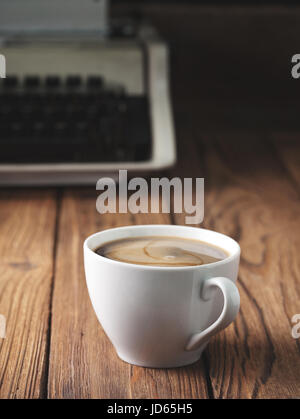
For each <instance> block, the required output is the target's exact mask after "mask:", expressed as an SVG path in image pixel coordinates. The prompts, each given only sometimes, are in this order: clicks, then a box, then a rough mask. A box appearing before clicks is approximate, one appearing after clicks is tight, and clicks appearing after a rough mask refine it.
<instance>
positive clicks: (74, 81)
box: [66, 76, 81, 88]
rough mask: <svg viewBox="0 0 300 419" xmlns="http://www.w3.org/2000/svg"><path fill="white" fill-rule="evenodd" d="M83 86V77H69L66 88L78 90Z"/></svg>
mask: <svg viewBox="0 0 300 419" xmlns="http://www.w3.org/2000/svg"><path fill="white" fill-rule="evenodd" d="M80 85H81V77H79V76H68V77H67V78H66V86H67V87H69V88H77V87H80Z"/></svg>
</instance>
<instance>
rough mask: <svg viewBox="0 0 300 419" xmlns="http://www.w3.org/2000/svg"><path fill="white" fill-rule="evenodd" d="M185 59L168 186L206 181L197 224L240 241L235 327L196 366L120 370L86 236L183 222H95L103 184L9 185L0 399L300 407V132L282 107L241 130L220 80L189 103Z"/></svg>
mask: <svg viewBox="0 0 300 419" xmlns="http://www.w3.org/2000/svg"><path fill="white" fill-rule="evenodd" d="M193 13H194V12H193ZM180 16H181V15H180ZM231 18H232V16H231ZM172 22H173V21H172ZM195 24H198V21H197V22H195ZM230 25H231V24H230ZM230 25H229V26H230ZM230 27H231V26H230ZM175 32H176V31H175ZM174 42H175V41H174ZM202 46H203V44H202ZM186 50H188V48H187V47H186V45H185V44H183V45H180V44H179V43H177V44H176V48H174V50H173V55H172V62H173V64H174V67H173V68H174V70H173V77H172V81H173V94H174V106H175V119H176V130H177V137H178V143H179V161H178V165H177V167H176V168H174V169H173V170H171V171H169V172H168V173H167V176H169V177H173V176H181V177H204V178H205V217H204V223H203V224H202V226H203V227H206V228H210V229H213V230H217V231H220V232H223V233H225V234H228V235H230V236H232V237H233V238H235V239H236V240H238V241H239V243H240V245H241V248H242V257H241V266H240V272H239V279H238V287H239V290H240V294H241V310H240V313H239V315H238V317H237V319H236V321H235V323H234V324H232V325H231V326H229V327H228V329H226V331H223V332H221V333H220V334H218V335H217V336H216V337H214V338H213V339H212V340H211V342H210V344H209V346H208V348H207V349H206V351H205V353H204V355H203V357H202V359H201V361H200V362H198V363H197V364H195V365H192V366H189V367H185V368H179V369H169V370H159V369H144V368H140V367H135V366H130V365H128V364H126V363H124V362H122V361H120V360H119V359H118V358H117V356H116V354H115V352H114V350H113V348H112V345H111V344H110V342H109V341H108V339H107V337H106V335H105V334H104V332H103V330H102V328H101V326H100V325H99V323H98V321H97V319H96V316H95V314H94V312H93V309H92V306H91V303H90V301H89V298H88V293H87V288H86V285H85V279H84V272H83V264H82V243H83V240H84V238H85V237H86V236H88V235H89V234H91V233H94V232H96V231H99V230H102V229H105V228H108V227H114V226H119V225H127V224H144V223H170V224H184V214H182V215H178V214H172V213H171V214H170V215H168V214H156V215H151V214H149V215H142V214H139V215H130V214H128V215H127V214H122V215H99V214H98V213H97V212H96V209H95V202H96V198H97V193H96V190H95V188H64V189H55V188H53V189H51V188H48V189H10V190H5V189H2V190H1V191H0V314H2V315H4V316H6V319H7V336H6V338H5V339H0V397H1V398H46V397H48V398H97V397H100V398H267V397H270V398H278V397H283V398H288V397H292V398H299V397H300V357H299V351H300V339H294V338H293V337H292V334H291V328H292V316H293V315H294V314H296V313H300V253H299V249H300V234H299V233H300V142H299V133H298V131H295V130H294V131H293V130H292V131H291V130H287V129H286V125H285V124H284V122H285V121H284V120H283V121H279V122H281V124H279V123H278V119H277V117H274V115H279V116H280V115H281V114H280V109H279V110H278V114H276V112H275V111H274V109H273V108H274V107H273V108H272V109H273V111H274V112H275V113H274V112H273V113H270V112H269V113H267V111H268V110H269V108H268V107H267V106H265V109H266V113H265V115H266V118H267V121H269V122H271V121H272V117H273V118H274V125H273V127H274V126H275V128H276V129H271V127H270V126H271V125H272V124H271V123H270V125H269V126H262V125H260V126H257V125H255V123H252V125H251V126H250V127H246V128H245V124H242V123H241V119H239V118H237V115H241V114H240V109H238V107H237V106H236V105H235V108H234V107H231V108H230V106H229V105H230V103H231V104H232V103H233V102H229V101H228V102H227V104H228V106H229V108H228V106H225V100H223V102H222V99H224V98H225V96H224V95H223V94H222V92H229V90H230V89H232V86H233V84H234V83H232V82H230V83H229V86H230V88H228V84H226V80H225V79H224V80H223V81H222V83H221V84H220V85H218V89H217V88H216V91H213V92H212V91H210V92H208V91H207V92H206V94H205V95H204V96H203V95H201V94H199V95H198V94H197V95H196V94H195V95H194V96H193V95H192V94H191V96H190V97H191V99H189V97H188V96H184V95H185V93H184V92H182V90H183V89H182V77H183V76H182V74H183V72H184V70H183V66H184V65H186V63H190V64H191V63H192V64H195V59H194V58H193V57H194V56H193V55H191V54H190V55H189V57H187V56H186V61H185V62H184V64H182V61H181V58H182V57H183V55H180V54H183V52H184V51H186ZM191 50H192V49H191ZM193 51H194V50H193ZM245 54H246V52H245ZM180 57H181V58H180ZM188 60H190V61H188ZM201 68H202V67H201V66H200V65H198V67H195V66H194V65H193V69H194V70H191V72H190V76H191V77H189V79H190V78H192V79H193V83H194V84H193V85H192V84H191V85H189V89H190V91H192V89H193V88H194V89H195V91H196V92H198V93H200V91H201V77H200V76H199V71H200V75H201ZM207 68H208V64H207V65H206V70H207ZM197 69H198V70H199V71H197ZM206 70H205V69H204V70H203V71H204V72H205V71H206ZM193 71H194V72H193ZM205 74H206V73H205ZM193 75H194V78H193V77H192V76H193ZM215 76H216V75H215V74H214V77H215ZM197 77H198V78H199V80H200V82H199V83H198V85H196V86H195V83H196V81H195V80H196V79H197ZM180 81H181V83H180ZM223 82H224V83H223ZM186 83H188V82H187V81H186ZM237 83H238V82H237ZM208 84H209V82H208ZM205 86H206V83H203V85H202V87H203V89H204V90H202V91H204V92H205ZM211 86H213V81H211ZM226 86H227V87H226ZM235 86H236V89H235V90H234V89H233V92H231V93H232V95H234V94H236V95H237V96H238V95H239V93H240V90H239V87H240V86H241V85H240V84H235ZM197 89H198V90H197ZM222 89H223V90H222ZM226 89H227V90H226ZM250 90H251V89H250V88H249V91H250ZM217 92H219V93H218V94H219V97H217ZM220 92H221V93H220ZM209 93H212V94H213V95H214V96H213V97H211V96H210V95H209ZM244 93H245V92H244ZM220 95H221V96H222V97H220ZM195 96H196V98H195ZM237 96H236V97H237ZM242 96H243V100H244V102H245V100H246V99H245V96H244V95H241V98H240V100H242ZM214 98H215V99H217V102H215V107H213V104H214ZM249 98H250V99H249ZM218 99H219V100H218ZM251 100H252V99H251V97H250V95H249V97H248V101H247V100H246V102H247V103H246V102H245V103H246V104H245V103H243V104H244V105H245V106H246V105H248V106H246V107H245V109H246V111H245V112H244V114H243V115H244V116H245V118H249V120H251V117H252V116H253V112H254V110H256V112H257V107H256V108H255V107H254V104H255V100H253V101H252V102H251ZM216 103H217V105H216ZM220 103H221V104H222V103H223V105H224V106H223V108H222V109H223V110H224V112H225V113H222V112H221V110H220V109H221V108H220V107H218V105H220ZM237 103H241V102H238V101H237V102H235V104H237ZM207 104H208V108H207V107H206V105H207ZM260 105H261V103H260ZM251 106H252V108H251ZM199 109H200V110H203V112H205V111H206V114H205V115H206V118H205V119H204V118H203V113H201V112H200V113H199ZM214 109H215V110H216V113H215V114H214V113H213V110H214ZM228 109H231V111H232V112H233V109H235V110H236V113H233V116H234V117H235V120H233V119H230V120H231V125H230V124H228V123H224V120H225V119H226V111H228ZM251 109H252V111H253V112H252V114H251ZM295 112H296V111H295ZM287 114H288V112H286V114H285V115H287ZM298 114H299V112H298ZM213 115H215V120H214V119H213ZM224 115H225V116H224ZM227 116H228V115H227ZM222 118H223V119H222ZM224 118H225V119H224ZM268 118H269V119H268ZM228 120H229V118H228ZM228 120H227V122H228ZM202 122H203V123H202ZM225 122H226V121H225ZM235 122H236V123H235ZM239 122H240V125H239ZM254 122H255V121H254ZM214 123H215V124H214ZM214 125H215V127H216V128H214ZM246 125H247V124H246ZM279 125H280V129H279V128H278V126H279ZM287 125H289V124H287ZM295 125H296V123H295ZM233 128H235V129H233ZM161 175H165V173H164V174H162V173H159V174H157V175H154V176H161Z"/></svg>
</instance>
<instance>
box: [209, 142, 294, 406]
mask: <svg viewBox="0 0 300 419" xmlns="http://www.w3.org/2000/svg"><path fill="white" fill-rule="evenodd" d="M201 153H202V155H203V158H204V161H205V178H206V183H205V190H206V194H205V221H204V226H205V227H206V228H211V229H214V230H217V231H220V232H223V233H225V234H228V235H230V236H232V237H234V238H235V239H237V240H238V241H239V242H240V244H241V248H242V257H241V266H240V275H239V281H238V286H239V289H240V293H241V310H240V313H239V315H238V318H237V320H236V322H235V323H234V324H233V325H231V326H230V327H229V328H228V329H227V330H226V331H224V332H222V333H220V334H219V335H218V336H216V337H215V338H213V339H212V341H211V343H210V344H209V346H208V350H207V359H208V362H209V374H210V379H211V386H212V390H213V395H214V397H216V398H266V397H270V398H278V397H284V398H288V397H300V385H299V384H300V383H299V376H300V364H299V342H298V340H295V339H293V338H292V336H291V316H292V314H295V313H297V311H299V304H298V301H299V295H300V281H299V274H300V260H299V251H298V250H299V245H300V238H299V231H300V206H299V194H298V192H297V191H296V189H295V187H294V184H293V182H291V180H290V178H289V177H288V176H287V173H286V171H285V170H284V168H283V166H282V163H281V162H280V160H279V159H278V156H277V155H276V154H274V152H273V151H272V147H270V144H269V142H267V141H266V140H265V139H264V138H258V136H257V135H256V136H253V137H252V136H251V135H248V136H245V135H243V136H242V137H239V136H229V135H227V136H226V135H223V136H222V137H214V136H212V135H207V136H206V138H204V139H203V141H202V142H201Z"/></svg>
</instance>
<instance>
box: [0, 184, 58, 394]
mask: <svg viewBox="0 0 300 419" xmlns="http://www.w3.org/2000/svg"><path fill="white" fill-rule="evenodd" d="M55 198H56V193H55V191H47V190H45V191H40V190H37V191H28V190H24V191H20V190H16V191H9V190H1V191H0V313H1V314H2V315H4V316H5V317H6V322H7V324H6V338H5V339H0V398H39V397H44V396H45V390H46V372H47V364H48V351H47V342H48V335H47V333H48V325H49V307H50V296H51V283H52V279H53V249H54V239H55V219H56V203H55V200H56V199H55Z"/></svg>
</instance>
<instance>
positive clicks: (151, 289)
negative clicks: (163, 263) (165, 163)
mask: <svg viewBox="0 0 300 419" xmlns="http://www.w3.org/2000/svg"><path fill="white" fill-rule="evenodd" d="M138 236H176V237H183V238H188V239H198V240H202V241H204V242H207V243H208V244H212V245H216V246H218V247H221V248H222V249H224V250H225V251H226V252H227V253H228V254H229V256H228V257H227V258H225V259H223V260H221V261H218V262H214V263H210V264H207V265H200V266H186V267H159V266H149V265H134V264H130V263H123V262H119V261H115V260H112V259H108V258H105V257H103V256H100V255H98V254H96V253H95V251H94V250H95V249H97V248H98V247H99V246H100V245H102V244H104V243H106V242H109V241H113V240H117V239H121V238H128V237H138ZM239 258H240V247H239V245H238V243H237V242H236V241H234V240H233V239H231V238H230V237H228V236H225V235H223V234H220V233H216V232H214V231H210V230H205V229H201V228H195V227H185V226H173V225H138V226H127V227H119V228H113V229H109V230H104V231H101V232H99V233H96V234H93V235H92V236H90V237H88V238H87V239H86V241H85V242H84V264H85V274H86V281H87V286H88V291H89V295H90V298H91V301H92V304H93V307H94V310H95V312H96V315H97V317H98V319H99V321H100V323H101V325H102V327H103V329H104V331H105V332H106V334H107V336H108V337H109V339H110V340H111V342H112V344H113V345H114V347H115V349H116V351H117V354H118V356H119V357H120V358H121V359H122V360H123V361H126V362H128V363H130V364H134V365H140V366H143V367H153V368H154V367H157V368H171V367H179V366H183V365H188V364H191V363H193V362H196V361H197V360H198V359H199V358H200V356H201V354H202V352H203V349H204V348H205V346H206V345H207V343H208V341H209V339H210V338H211V337H212V336H213V335H215V334H216V333H217V332H218V331H220V330H222V329H224V328H225V327H227V326H228V325H229V324H230V323H231V322H232V321H233V320H234V319H235V317H236V315H237V313H238V310H239V305H240V297H239V292H238V289H237V287H236V285H235V281H236V279H237V274H238V266H239Z"/></svg>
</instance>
